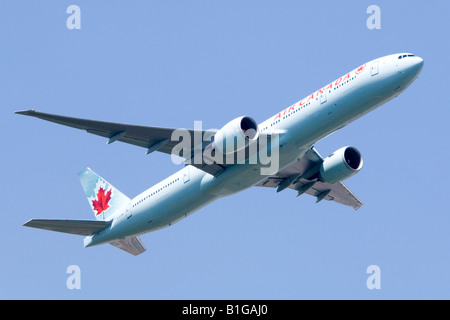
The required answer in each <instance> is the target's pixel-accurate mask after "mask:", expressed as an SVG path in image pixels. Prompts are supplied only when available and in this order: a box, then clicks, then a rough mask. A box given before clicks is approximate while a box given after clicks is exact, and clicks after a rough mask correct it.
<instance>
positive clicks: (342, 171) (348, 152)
mask: <svg viewBox="0 0 450 320" xmlns="http://www.w3.org/2000/svg"><path fill="white" fill-rule="evenodd" d="M362 165H363V160H362V157H361V153H360V152H359V151H358V150H357V149H356V148H354V147H343V148H341V149H339V150H337V151H335V152H334V153H333V154H331V155H330V156H328V157H327V158H325V159H324V160H323V162H322V164H321V166H320V179H321V180H322V181H324V182H328V183H331V184H333V183H336V182H339V181H343V180H345V179H348V178H350V177H351V176H353V175H354V174H356V173H358V172H359V170H361V168H362Z"/></svg>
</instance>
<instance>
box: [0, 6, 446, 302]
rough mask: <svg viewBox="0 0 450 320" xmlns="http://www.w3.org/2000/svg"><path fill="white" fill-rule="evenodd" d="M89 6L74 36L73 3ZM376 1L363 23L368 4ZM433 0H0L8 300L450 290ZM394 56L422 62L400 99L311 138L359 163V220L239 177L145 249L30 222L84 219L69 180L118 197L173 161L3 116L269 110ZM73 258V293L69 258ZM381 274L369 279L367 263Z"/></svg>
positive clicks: (204, 117) (392, 294)
mask: <svg viewBox="0 0 450 320" xmlns="http://www.w3.org/2000/svg"><path fill="white" fill-rule="evenodd" d="M72 4H76V5H78V6H79V7H80V9H81V29H80V30H69V29H68V28H67V27H66V19H67V18H68V17H69V14H67V13H66V9H67V7H68V6H69V5H72ZM371 4H376V5H378V6H379V7H380V9H381V29H380V30H369V29H368V28H367V27H366V20H367V18H368V17H369V14H367V13H366V9H367V7H368V6H369V5H371ZM449 10H450V5H449V4H448V3H447V2H445V1H426V2H412V1H380V0H377V1H321V2H320V3H319V2H312V1H126V2H125V1H76V0H74V1H57V2H56V1H2V2H1V4H0V41H1V44H2V46H1V48H2V49H1V50H0V70H1V76H0V90H1V95H0V106H1V109H0V110H1V117H0V123H1V127H2V129H3V133H4V134H3V139H2V145H3V147H2V149H3V157H2V168H3V170H2V179H1V183H0V192H1V194H2V204H3V208H2V221H1V223H0V231H1V234H2V239H3V240H2V241H1V244H0V250H1V255H2V262H1V263H0V298H1V299H8V298H24V299H121V298H123V299H305V298H312V299H316V298H319V299H336V298H339V299H411V298H413V299H420V298H438V299H442V298H444V299H448V298H450V295H449V290H448V288H449V286H450V274H449V272H448V270H449V269H450V252H449V249H448V247H449V243H450V236H449V232H448V230H449V225H450V217H449V212H450V210H449V209H450V205H449V202H448V196H449V191H448V187H447V182H448V180H449V178H450V177H449V176H450V174H449V171H448V165H447V160H446V159H448V157H449V156H450V153H449V151H448V142H447V138H448V136H449V126H448V119H449V116H450V111H449V103H448V98H447V97H446V96H445V94H446V92H447V91H448V90H447V83H446V79H447V78H448V77H447V76H446V72H447V71H448V69H449V63H448V58H447V57H446V56H447V54H448V52H449V45H448V41H446V39H447V38H448V31H449V26H450V23H449V21H448V12H449ZM397 52H412V53H415V54H417V55H419V56H421V57H422V58H423V59H424V61H425V65H424V69H423V71H422V73H421V75H420V77H419V78H418V79H417V80H416V82H415V83H414V84H413V85H411V87H410V88H408V90H407V91H406V92H404V93H402V94H401V95H400V96H399V97H398V98H396V99H394V100H393V101H391V102H389V103H388V104H386V105H384V106H383V107H381V108H380V109H378V110H375V111H374V112H372V113H370V114H368V115H367V116H365V117H363V118H361V119H359V120H358V121H356V122H355V123H353V124H351V125H349V126H347V127H346V128H344V129H342V130H341V131H339V132H338V133H335V134H333V135H331V136H329V137H327V138H326V139H325V140H323V141H320V142H318V143H317V144H316V147H317V149H318V150H319V152H320V153H321V154H322V155H324V156H325V155H327V154H330V153H332V152H333V151H335V150H337V149H338V148H340V147H342V146H345V145H352V146H355V147H357V148H358V149H359V150H360V151H361V153H362V155H363V157H364V168H363V169H362V171H361V172H360V173H359V174H358V175H356V176H354V177H352V178H351V179H350V180H348V181H347V182H346V185H347V186H348V187H349V188H350V189H351V190H352V191H353V192H354V193H355V194H356V195H357V196H358V197H359V198H360V199H361V200H362V201H363V202H364V204H365V205H364V206H363V207H362V208H361V209H360V210H359V211H357V212H355V211H354V210H352V209H350V208H347V207H344V206H341V205H338V204H336V203H330V202H321V203H319V204H315V199H313V198H312V197H309V196H302V197H299V198H297V197H295V195H296V194H295V192H293V191H292V190H286V191H283V192H281V193H279V194H277V193H276V192H275V190H269V189H262V188H256V187H255V188H251V189H248V190H246V191H244V192H242V193H239V194H237V195H233V196H231V197H229V198H224V199H220V200H218V201H217V202H214V203H212V204H211V205H209V206H207V207H205V208H203V209H201V210H199V211H198V212H197V213H195V214H193V215H191V216H190V217H189V218H188V219H185V220H182V221H181V222H179V223H177V224H176V225H174V226H172V227H170V228H166V229H163V230H160V231H158V232H154V233H150V234H146V235H144V236H142V237H141V239H142V241H143V242H144V244H145V246H146V247H147V252H146V253H144V254H142V255H140V256H138V257H133V256H130V255H128V254H126V253H124V252H122V251H120V250H118V249H116V248H114V247H113V246H110V245H104V246H98V247H93V248H88V249H85V248H83V238H82V237H77V236H74V235H65V234H59V233H52V232H45V231H42V230H34V229H29V228H25V227H22V225H23V223H25V222H26V221H27V220H29V219H31V218H55V219H56V218H62V219H93V218H94V216H93V214H92V212H91V210H90V208H89V205H88V203H87V201H86V199H85V196H84V193H83V190H82V188H81V186H80V185H79V182H78V179H77V175H76V174H77V173H78V172H79V171H80V170H82V169H83V168H84V167H86V166H89V167H91V168H92V169H93V170H95V171H96V172H97V173H99V174H100V175H102V176H103V177H104V178H105V179H107V180H108V181H109V182H111V183H112V184H113V185H114V186H116V187H117V188H119V189H120V190H121V191H122V192H124V193H125V194H127V195H128V196H130V197H133V196H135V195H137V194H138V193H140V192H142V191H143V190H145V189H146V188H148V187H150V186H151V185H153V184H155V183H157V182H158V181H160V180H162V179H163V178H165V177H167V176H168V175H170V174H172V173H174V172H175V171H177V170H179V169H180V168H181V167H180V166H176V165H174V164H173V163H172V162H171V160H170V156H168V155H165V154H157V153H153V154H151V155H149V156H146V155H145V150H143V149H141V148H138V147H134V146H130V145H125V144H121V143H114V144H111V145H106V143H105V142H106V141H105V139H102V138H100V137H97V136H93V135H88V134H86V133H84V132H82V131H78V130H74V129H70V128H66V127H62V126H57V125H54V124H51V123H46V122H43V121H40V120H37V119H33V118H27V117H23V116H19V115H14V114H13V112H14V111H17V110H23V109H31V108H34V109H36V110H39V111H43V112H49V113H57V114H63V115H69V116H76V117H82V118H91V119H98V120H106V121H114V122H124V123H132V124H141V125H149V126H161V127H173V128H178V127H179V128H186V127H187V128H192V127H193V124H194V121H195V120H201V121H203V125H204V126H205V127H206V128H220V127H221V126H222V125H224V124H225V123H226V122H228V121H229V120H231V119H233V118H236V117H238V116H241V115H244V114H245V115H249V116H251V117H253V118H254V119H255V120H257V121H258V122H262V121H263V120H265V119H266V118H268V117H270V116H271V115H273V114H275V113H277V112H278V111H280V110H282V109H284V108H285V107H287V106H289V105H290V104H292V103H294V102H296V101H298V100H300V99H302V98H303V97H305V96H307V95H308V94H310V93H311V92H314V91H316V90H317V89H318V88H320V87H321V86H323V85H325V84H327V83H329V82H330V81H332V80H334V79H336V78H338V77H339V76H341V75H342V74H344V73H346V72H348V71H349V70H352V69H353V68H355V67H357V66H359V65H361V64H362V63H364V62H366V61H369V60H372V59H374V58H377V57H380V56H384V55H387V54H391V53H397ZM70 265H77V266H79V267H80V270H81V289H80V290H69V289H68V288H67V286H66V280H67V278H68V277H69V274H67V273H66V270H67V267H68V266H70ZM370 265H377V266H379V267H380V270H381V289H380V290H369V289H368V288H367V286H366V280H367V278H368V277H369V275H368V274H367V273H366V269H367V267H368V266H370Z"/></svg>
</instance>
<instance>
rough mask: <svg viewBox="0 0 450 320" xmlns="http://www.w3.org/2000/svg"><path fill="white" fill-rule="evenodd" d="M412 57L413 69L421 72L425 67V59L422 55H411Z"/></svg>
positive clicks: (417, 72)
mask: <svg viewBox="0 0 450 320" xmlns="http://www.w3.org/2000/svg"><path fill="white" fill-rule="evenodd" d="M411 58H412V69H413V71H415V73H416V74H419V73H420V71H422V68H423V59H422V58H421V57H411Z"/></svg>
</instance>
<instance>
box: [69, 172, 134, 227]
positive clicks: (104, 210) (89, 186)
mask: <svg viewBox="0 0 450 320" xmlns="http://www.w3.org/2000/svg"><path fill="white" fill-rule="evenodd" d="M78 179H80V182H81V186H82V187H83V190H84V193H85V195H86V197H87V199H88V201H89V205H90V206H91V209H92V211H93V212H94V214H95V218H96V219H97V220H110V219H111V215H112V214H113V213H114V212H116V211H117V210H118V209H121V208H123V207H124V206H126V205H127V204H128V203H129V202H130V199H129V198H128V197H127V196H126V195H124V194H123V193H122V192H120V191H119V190H117V189H116V188H114V187H113V186H112V185H111V184H110V183H109V182H108V181H106V180H105V179H103V178H102V177H100V176H99V175H98V174H96V173H95V172H94V171H92V170H91V169H90V168H86V169H84V170H82V171H81V172H80V173H78Z"/></svg>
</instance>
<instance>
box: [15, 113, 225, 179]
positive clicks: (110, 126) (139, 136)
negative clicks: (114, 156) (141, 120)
mask: <svg viewBox="0 0 450 320" xmlns="http://www.w3.org/2000/svg"><path fill="white" fill-rule="evenodd" d="M15 113H16V114H21V115H25V116H30V117H35V118H39V119H43V120H46V121H50V122H54V123H58V124H61V125H65V126H69V127H72V128H76V129H81V130H85V131H86V132H88V133H92V134H95V135H98V136H101V137H104V138H107V139H108V142H107V143H108V144H110V143H113V142H115V141H121V142H125V143H129V144H133V145H135V146H139V147H142V148H145V149H147V152H146V153H147V154H149V153H151V152H154V151H159V152H163V153H167V154H171V153H172V150H173V148H174V147H175V146H176V145H177V144H179V142H180V141H171V137H172V132H174V131H175V130H176V129H170V128H158V127H147V126H139V125H130V124H122V123H114V122H105V121H96V120H88V119H80V118H72V117H66V116H60V115H55V114H49V113H43V112H37V111H35V110H26V111H17V112H15ZM187 131H188V132H189V134H190V135H191V143H192V145H191V154H193V152H194V151H193V150H194V145H193V143H194V141H195V139H194V134H196V131H194V130H187ZM205 132H206V131H201V132H197V133H200V134H202V135H201V136H200V137H203V134H204V133H205ZM202 144H203V145H202V146H201V147H200V148H201V150H203V149H204V148H205V147H206V144H209V142H202ZM191 164H192V165H193V166H196V167H197V168H199V169H201V170H203V171H206V172H208V173H210V174H212V175H214V176H216V175H218V174H220V173H221V172H222V171H223V170H224V169H225V165H220V164H216V163H214V164H206V163H200V164H194V163H191Z"/></svg>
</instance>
